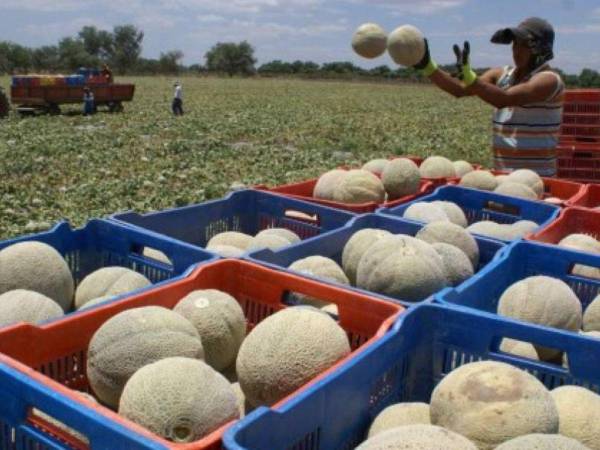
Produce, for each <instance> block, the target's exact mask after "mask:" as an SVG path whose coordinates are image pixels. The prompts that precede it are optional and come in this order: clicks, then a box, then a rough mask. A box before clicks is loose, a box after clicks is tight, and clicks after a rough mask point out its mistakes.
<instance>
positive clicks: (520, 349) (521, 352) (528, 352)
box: [500, 339, 540, 360]
mask: <svg viewBox="0 0 600 450" xmlns="http://www.w3.org/2000/svg"><path fill="white" fill-rule="evenodd" d="M500 350H501V351H503V352H505V353H510V354H511V355H516V356H521V357H523V358H529V359H533V360H539V359H540V358H539V357H538V354H537V351H536V350H535V347H534V346H533V345H531V344H530V343H529V342H523V341H517V340H514V339H502V345H500Z"/></svg>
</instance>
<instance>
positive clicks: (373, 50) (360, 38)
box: [352, 23, 387, 59]
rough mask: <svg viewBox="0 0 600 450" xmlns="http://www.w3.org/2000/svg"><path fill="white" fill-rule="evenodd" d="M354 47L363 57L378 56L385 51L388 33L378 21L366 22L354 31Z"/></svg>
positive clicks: (371, 57)
mask: <svg viewBox="0 0 600 450" xmlns="http://www.w3.org/2000/svg"><path fill="white" fill-rule="evenodd" d="M352 48H353V49H354V51H355V52H356V53H357V54H358V55H360V56H362V57H363V58H368V59H373V58H377V57H379V56H381V55H383V54H384V53H385V50H386V48H387V33H386V32H385V30H384V29H383V28H381V26H379V25H377V24H376V23H365V24H363V25H361V26H360V27H358V29H357V30H356V32H355V33H354V36H353V37H352Z"/></svg>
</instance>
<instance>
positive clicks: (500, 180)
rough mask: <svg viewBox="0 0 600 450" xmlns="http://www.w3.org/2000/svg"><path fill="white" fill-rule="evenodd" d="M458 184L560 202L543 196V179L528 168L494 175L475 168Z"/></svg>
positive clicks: (519, 196) (518, 196)
mask: <svg viewBox="0 0 600 450" xmlns="http://www.w3.org/2000/svg"><path fill="white" fill-rule="evenodd" d="M459 185H460V186H463V187H468V188H472V189H479V190H481V191H491V192H496V193H497V194H502V195H508V196H510V197H517V198H523V199H527V200H544V201H545V202H548V203H552V204H561V203H562V200H561V199H560V198H556V197H547V198H544V189H545V186H544V180H543V179H542V178H541V177H540V176H539V175H538V174H537V173H535V172H534V171H532V170H529V169H519V170H515V171H514V172H510V173H508V174H506V175H494V174H493V173H491V172H489V171H487V170H475V171H472V172H469V173H467V174H465V175H464V176H462V177H461V180H460V183H459Z"/></svg>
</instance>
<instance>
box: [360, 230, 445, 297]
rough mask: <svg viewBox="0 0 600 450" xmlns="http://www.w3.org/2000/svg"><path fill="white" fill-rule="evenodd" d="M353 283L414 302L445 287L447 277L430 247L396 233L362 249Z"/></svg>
mask: <svg viewBox="0 0 600 450" xmlns="http://www.w3.org/2000/svg"><path fill="white" fill-rule="evenodd" d="M356 285H357V286H358V287H360V288H363V289H366V290H368V291H373V292H378V293H381V294H385V295H389V296H391V297H396V298H398V299H402V300H405V301H411V302H416V301H421V300H425V299H426V298H427V297H429V296H430V295H431V294H433V293H435V292H437V291H439V290H441V289H443V288H444V287H447V286H448V285H449V281H448V280H447V279H446V275H445V272H444V264H443V261H442V259H441V257H440V256H439V255H438V254H437V252H436V251H435V250H434V249H433V247H431V246H430V245H428V244H426V243H425V242H419V241H418V240H417V239H415V238H413V237H410V236H403V235H396V236H390V237H387V238H383V239H380V240H379V241H378V242H376V243H375V244H374V245H372V246H371V247H370V248H369V249H368V250H367V251H366V252H365V253H364V255H363V257H362V258H361V260H360V262H359V264H358V270H357V275H356Z"/></svg>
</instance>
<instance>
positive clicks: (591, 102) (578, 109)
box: [560, 89, 600, 143]
mask: <svg viewBox="0 0 600 450" xmlns="http://www.w3.org/2000/svg"><path fill="white" fill-rule="evenodd" d="M560 134H561V136H560V140H561V143H562V142H565V143H570V142H574V143H578V142H583V143H600V89H573V90H568V91H566V92H565V101H564V108H563V119H562V127H561V132H560Z"/></svg>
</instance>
